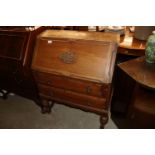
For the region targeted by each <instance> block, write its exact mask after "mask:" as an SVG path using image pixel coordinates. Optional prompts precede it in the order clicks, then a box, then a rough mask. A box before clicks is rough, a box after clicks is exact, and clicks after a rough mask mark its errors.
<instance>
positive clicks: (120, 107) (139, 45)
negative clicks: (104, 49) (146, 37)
mask: <svg viewBox="0 0 155 155" xmlns="http://www.w3.org/2000/svg"><path fill="white" fill-rule="evenodd" d="M133 36H134V33H131V32H130V31H129V30H128V29H127V30H126V32H125V35H124V36H121V37H120V43H119V47H118V54H117V63H118V64H119V63H120V62H124V61H127V60H130V59H134V58H137V57H139V56H144V55H145V46H146V41H141V40H137V39H135V38H134V37H133ZM114 81H115V82H114V85H115V89H114V96H113V100H112V106H111V111H112V113H120V114H123V115H126V112H127V110H128V104H129V98H130V97H131V94H130V93H129V92H131V90H132V89H133V86H134V81H133V80H132V79H131V78H130V77H126V76H125V75H124V74H123V72H122V70H120V68H118V67H117V66H116V72H115V80H114ZM126 88H127V89H128V90H129V91H128V92H126V91H124V89H126Z"/></svg>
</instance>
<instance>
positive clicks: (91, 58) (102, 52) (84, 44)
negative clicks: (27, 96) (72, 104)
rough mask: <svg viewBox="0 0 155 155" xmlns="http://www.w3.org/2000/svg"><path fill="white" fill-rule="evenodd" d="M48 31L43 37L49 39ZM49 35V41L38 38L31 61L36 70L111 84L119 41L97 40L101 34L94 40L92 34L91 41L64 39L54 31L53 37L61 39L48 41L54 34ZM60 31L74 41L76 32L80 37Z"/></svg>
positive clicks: (95, 35) (95, 36)
mask: <svg viewBox="0 0 155 155" xmlns="http://www.w3.org/2000/svg"><path fill="white" fill-rule="evenodd" d="M46 32H47V31H46ZM46 32H45V33H43V34H42V35H41V36H46V35H45V34H46ZM50 32H51V33H50V34H48V38H46V37H39V38H38V39H37V44H36V48H35V51H34V57H33V62H32V69H33V70H37V71H41V72H45V73H51V74H58V75H63V76H67V77H71V78H77V79H82V80H89V81H93V82H98V83H111V81H112V76H113V70H114V65H115V59H116V52H117V49H116V47H117V46H116V42H113V41H112V42H110V41H101V40H100V41H96V38H100V33H99V34H98V35H99V37H98V36H97V34H94V39H93V34H91V37H90V38H91V40H85V39H82V40H81V39H80V40H76V41H75V40H74V41H73V40H70V39H69V40H68V39H67V40H61V39H59V37H60V36H61V35H62V34H60V32H59V31H54V35H55V36H56V34H58V36H59V37H58V36H57V37H56V38H55V37H54V39H52V38H50V39H49V36H50V35H52V31H50ZM61 32H62V33H63V35H62V36H63V38H66V37H68V36H69V38H72V37H73V36H74V35H73V33H74V34H79V33H76V32H73V31H72V32H70V31H61ZM81 34H86V35H87V34H88V33H80V35H81ZM64 35H66V36H64ZM77 36H78V35H77ZM78 37H79V36H78ZM76 38H77V37H76ZM79 38H80V37H79Z"/></svg>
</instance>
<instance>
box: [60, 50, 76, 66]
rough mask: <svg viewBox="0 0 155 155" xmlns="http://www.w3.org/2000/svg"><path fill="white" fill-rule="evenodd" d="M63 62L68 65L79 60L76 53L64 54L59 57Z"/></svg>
mask: <svg viewBox="0 0 155 155" xmlns="http://www.w3.org/2000/svg"><path fill="white" fill-rule="evenodd" d="M59 58H60V60H61V61H63V62H64V63H67V64H72V63H75V62H76V60H77V55H76V54H75V53H74V52H63V53H61V54H60V55H59Z"/></svg>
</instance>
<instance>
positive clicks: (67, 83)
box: [34, 72, 108, 97]
mask: <svg viewBox="0 0 155 155" xmlns="http://www.w3.org/2000/svg"><path fill="white" fill-rule="evenodd" d="M34 75H35V79H36V80H37V81H38V82H39V83H42V84H46V85H48V86H53V87H57V88H63V89H67V90H70V91H75V92H79V93H83V94H87V95H92V96H98V97H102V96H104V97H107V94H108V87H107V86H103V85H101V84H98V83H93V82H87V81H82V80H76V79H71V78H68V77H65V76H57V75H51V74H47V73H41V72H34Z"/></svg>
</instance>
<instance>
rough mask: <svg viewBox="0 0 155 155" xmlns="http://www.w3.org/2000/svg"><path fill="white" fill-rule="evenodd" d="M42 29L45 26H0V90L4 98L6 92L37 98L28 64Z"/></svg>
mask: <svg viewBox="0 0 155 155" xmlns="http://www.w3.org/2000/svg"><path fill="white" fill-rule="evenodd" d="M43 30H45V27H39V28H31V29H28V28H26V27H24V26H23V27H19V26H18V27H15V26H14V27H0V90H1V95H2V94H3V95H4V96H3V97H4V98H6V97H7V96H6V95H7V93H8V92H13V93H16V94H18V95H22V96H24V97H27V98H31V99H34V100H35V99H36V98H37V92H36V87H35V85H34V81H33V78H32V75H31V71H30V65H31V59H32V55H33V51H34V45H35V40H36V36H37V35H38V34H39V33H40V32H42V31H43Z"/></svg>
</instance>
